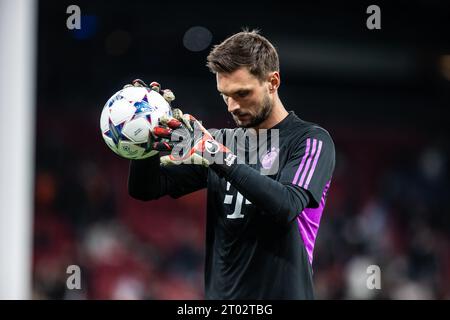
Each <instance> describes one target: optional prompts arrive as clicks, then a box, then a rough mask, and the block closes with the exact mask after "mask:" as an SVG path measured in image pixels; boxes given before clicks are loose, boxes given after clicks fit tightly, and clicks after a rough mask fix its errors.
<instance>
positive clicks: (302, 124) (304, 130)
mask: <svg viewBox="0 0 450 320" xmlns="http://www.w3.org/2000/svg"><path fill="white" fill-rule="evenodd" d="M286 132H287V133H288V134H289V135H290V136H292V137H293V138H294V139H299V140H304V139H306V138H311V137H323V138H325V139H330V140H331V135H330V133H329V132H328V130H326V129H325V128H324V127H323V126H321V125H319V124H317V123H315V122H311V121H305V120H303V119H300V118H299V117H298V116H295V117H293V119H292V121H291V122H290V123H289V126H287V127H286Z"/></svg>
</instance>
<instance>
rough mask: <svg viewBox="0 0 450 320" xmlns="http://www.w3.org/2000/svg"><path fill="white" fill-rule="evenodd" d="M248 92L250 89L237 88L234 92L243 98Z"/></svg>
mask: <svg viewBox="0 0 450 320" xmlns="http://www.w3.org/2000/svg"><path fill="white" fill-rule="evenodd" d="M249 93H250V91H248V90H239V91H238V92H236V96H238V97H239V98H245V97H246V96H248V94H249Z"/></svg>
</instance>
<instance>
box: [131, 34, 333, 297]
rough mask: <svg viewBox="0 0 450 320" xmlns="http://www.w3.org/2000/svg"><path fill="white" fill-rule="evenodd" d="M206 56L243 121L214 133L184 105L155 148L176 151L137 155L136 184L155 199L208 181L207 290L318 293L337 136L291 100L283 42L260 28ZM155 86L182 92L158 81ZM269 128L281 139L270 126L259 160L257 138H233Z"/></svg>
mask: <svg viewBox="0 0 450 320" xmlns="http://www.w3.org/2000/svg"><path fill="white" fill-rule="evenodd" d="M207 64H208V67H209V69H210V70H211V72H213V73H214V74H215V75H216V80H217V89H218V91H219V93H220V95H221V96H222V97H223V99H224V101H225V103H226V105H227V107H228V111H229V112H230V114H231V115H232V117H233V119H234V120H235V122H236V125H237V128H235V129H223V130H220V131H217V132H215V133H210V132H208V131H207V130H206V129H204V127H203V126H202V125H201V124H200V122H199V121H197V120H196V119H195V118H194V117H193V116H192V115H188V114H183V113H182V112H181V111H180V110H178V109H175V110H174V114H173V116H174V117H173V118H168V117H164V118H162V119H161V120H160V122H161V125H160V126H158V127H156V128H155V129H154V131H153V134H152V136H151V137H150V139H151V143H152V147H153V148H154V149H155V150H159V151H169V152H170V154H169V155H164V156H160V155H155V156H152V157H150V158H148V159H144V160H133V161H131V164H130V171H129V181H128V190H129V194H130V195H131V196H132V197H134V198H136V199H139V200H145V201H147V200H154V199H158V198H160V197H162V196H164V195H169V196H171V197H172V198H178V197H180V196H183V195H186V194H188V193H191V192H194V191H197V190H200V189H203V188H207V190H208V195H207V224H206V261H205V297H206V298H207V299H313V298H314V290H313V280H312V262H313V250H314V243H315V240H316V236H317V232H318V229H319V223H320V218H321V215H322V212H323V209H324V206H325V201H326V198H327V194H328V190H329V187H330V183H331V178H332V174H333V170H334V166H335V150H334V144H333V141H332V139H331V137H330V135H329V133H328V132H327V131H326V130H324V129H323V128H321V127H320V126H318V125H316V124H313V123H310V122H307V121H304V120H302V119H300V118H299V117H298V116H297V115H296V114H295V113H294V112H293V111H289V112H288V111H287V110H286V108H285V107H284V106H283V103H282V102H281V100H280V98H279V96H278V88H279V87H280V83H281V82H280V72H279V60H278V54H277V51H276V49H275V48H274V46H273V45H272V44H271V43H270V42H269V41H268V40H267V39H266V38H264V37H263V36H261V35H260V34H259V33H258V32H257V31H243V32H239V33H237V34H235V35H232V36H231V37H229V38H228V39H226V40H225V41H224V42H222V43H221V44H219V45H217V46H215V47H214V48H213V49H212V51H211V52H210V54H209V55H208V58H207ZM133 85H135V86H145V83H143V82H142V81H140V80H136V81H134V82H133ZM149 89H153V90H156V91H159V92H160V93H161V94H163V96H164V97H165V98H166V99H167V100H168V101H171V100H173V99H174V96H173V94H172V93H171V92H170V90H161V89H160V86H159V84H158V83H152V84H151V85H150V88H149ZM260 129H267V130H268V132H270V133H276V134H277V135H278V136H277V137H278V140H277V141H278V143H277V144H275V142H274V140H273V139H272V140H271V138H270V137H272V135H269V134H267V137H268V139H267V145H268V146H272V147H271V148H269V149H268V152H266V153H260V152H259V151H260V150H258V152H257V153H258V155H259V154H261V157H258V158H257V159H256V161H253V162H252V161H250V160H247V158H249V159H250V158H251V157H249V154H250V153H251V152H252V151H254V146H252V145H250V144H249V143H243V144H242V143H241V144H239V143H232V142H233V141H235V139H234V138H235V137H238V136H239V135H241V136H242V133H245V134H254V133H256V132H259V131H262V130H260ZM187 142H188V143H187ZM241 151H244V154H245V157H239V155H240V154H241V153H240V152H241ZM274 166H275V168H276V170H272V169H273V167H274ZM264 172H265V173H264Z"/></svg>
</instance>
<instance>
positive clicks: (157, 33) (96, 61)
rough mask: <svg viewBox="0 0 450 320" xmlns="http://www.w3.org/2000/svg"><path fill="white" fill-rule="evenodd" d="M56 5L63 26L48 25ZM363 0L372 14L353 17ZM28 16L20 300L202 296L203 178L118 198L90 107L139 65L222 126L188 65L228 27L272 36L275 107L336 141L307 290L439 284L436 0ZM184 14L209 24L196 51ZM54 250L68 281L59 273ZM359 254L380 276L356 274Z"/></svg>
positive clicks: (441, 38)
mask: <svg viewBox="0 0 450 320" xmlns="http://www.w3.org/2000/svg"><path fill="white" fill-rule="evenodd" d="M72 4H76V5H78V6H79V7H80V8H81V14H82V20H81V27H82V28H81V30H68V29H67V27H66V20H67V18H68V17H69V14H67V13H66V8H67V7H68V6H69V5H72ZM370 4H377V5H379V6H380V8H381V26H382V29H381V30H368V29H367V28H366V19H367V17H368V16H369V14H367V13H366V8H367V7H368V5H370ZM38 20H39V30H38V34H39V38H38V96H37V98H38V104H37V121H36V130H37V133H36V137H37V138H36V189H35V226H34V232H35V236H34V247H35V248H34V278H33V279H34V281H33V283H34V285H33V288H34V296H33V297H34V298H37V299H48V298H58V299H62V298H64V299H71V298H82V299H84V298H86V299H96V298H104V299H121V298H124V299H128V298H130V299H185V298H186V299H201V298H202V297H203V254H204V243H203V241H204V222H205V192H204V191H200V192H197V193H195V194H192V195H189V196H185V197H183V198H181V199H179V200H172V199H170V198H168V197H165V198H162V199H160V200H158V201H154V202H150V203H141V202H138V201H136V200H133V199H131V198H130V197H129V196H128V195H127V189H126V182H127V170H128V161H127V160H124V159H120V158H118V157H117V156H116V155H114V154H113V153H112V152H111V151H110V150H108V148H107V147H106V145H105V144H104V142H103V140H102V138H101V134H100V129H99V119H100V112H101V110H102V107H103V104H104V103H105V102H106V100H107V99H108V98H109V97H110V96H111V95H112V94H113V93H114V92H116V91H117V90H119V89H120V88H121V87H122V86H123V85H124V84H126V83H129V82H130V81H131V80H132V79H135V78H141V79H144V80H145V81H147V82H151V81H153V80H157V81H158V82H160V83H161V84H162V86H163V88H170V89H172V90H173V91H174V92H175V95H176V97H177V99H176V100H175V102H174V104H173V105H174V106H177V107H181V108H182V109H183V110H184V111H185V112H189V113H192V114H194V115H195V116H196V117H197V118H199V119H201V120H202V121H203V123H204V124H205V126H206V127H207V128H221V127H233V126H234V123H233V121H232V118H231V116H230V115H229V114H228V112H227V110H226V106H225V104H224V103H223V101H222V100H221V98H220V96H219V95H218V93H217V91H216V82H215V77H214V75H213V74H211V73H210V72H209V71H208V69H207V68H206V66H205V64H206V56H207V54H208V52H209V50H210V49H211V47H212V45H214V44H218V43H220V42H221V41H222V40H224V39H225V38H226V37H228V36H229V35H231V34H233V33H236V32H239V31H240V30H241V29H242V28H243V27H248V28H250V29H253V28H257V29H259V30H260V31H261V33H262V35H264V36H266V37H267V38H268V39H269V40H270V41H271V42H272V43H273V44H274V45H275V46H276V47H277V49H278V51H279V56H280V65H281V78H282V85H281V87H280V90H279V94H280V97H281V99H282V101H283V103H284V105H285V106H286V107H287V109H288V110H294V111H295V112H296V113H297V115H298V116H300V117H301V118H302V119H305V120H308V121H312V122H316V123H319V124H320V125H322V126H324V127H325V128H326V129H327V130H329V132H330V133H331V135H332V137H333V139H334V141H335V144H336V150H337V164H336V171H335V175H334V179H333V183H332V185H331V189H330V195H329V197H328V201H327V206H326V209H325V211H324V215H323V217H322V222H321V228H320V231H319V235H318V239H317V242H316V247H315V251H314V262H313V269H314V279H315V284H316V290H317V296H318V297H319V298H323V299H355V298H360V299H380V298H381V299H407V298H413V299H445V298H447V299H448V298H450V254H449V252H450V242H449V240H450V236H449V232H450V215H449V214H450V210H449V205H448V198H449V185H448V181H449V180H448V156H449V149H448V143H447V139H448V138H447V136H448V131H449V130H448V120H447V118H446V117H445V116H444V114H445V112H444V111H445V109H446V108H448V106H449V102H450V38H449V31H450V7H449V5H448V4H447V3H446V2H445V1H436V0H435V1H397V2H395V4H393V2H392V1H391V2H390V3H387V2H386V3H385V2H373V3H372V2H363V1H362V2H359V3H357V2H344V1H336V2H323V1H314V2H312V1H311V2H305V1H302V2H296V3H288V2H280V1H277V2H274V1H258V2H256V1H251V2H247V1H245V2H244V1H240V2H238V1H224V2H206V1H204V2H203V1H199V2H193V1H191V2H188V1H186V2H174V1H165V2H163V1H159V2H154V1H77V2H72V1H70V2H69V1H58V2H54V1H40V2H39V19H38ZM195 26H202V27H204V28H206V29H207V30H209V32H210V34H211V35H212V39H211V42H209V41H207V42H206V45H205V46H204V47H205V48H204V50H200V51H191V50H189V49H188V48H187V47H186V46H185V44H186V41H187V42H188V44H189V43H190V44H191V45H195V44H197V45H201V44H202V40H204V38H201V37H200V35H198V34H196V35H194V38H189V33H186V32H187V31H188V30H189V29H190V28H192V27H195ZM195 36H197V38H196V37H195ZM189 39H191V40H190V41H189ZM208 44H209V45H208ZM188 47H189V45H188ZM71 264H78V265H80V267H81V269H82V279H83V286H82V290H78V291H77V290H72V291H70V290H67V289H65V279H66V277H67V275H66V273H65V270H66V268H67V266H68V265H71ZM371 264H375V265H378V266H380V268H381V275H382V289H381V290H368V289H367V288H366V287H365V279H366V277H367V275H366V273H365V271H366V268H367V266H368V265H371ZM262 281H263V279H262Z"/></svg>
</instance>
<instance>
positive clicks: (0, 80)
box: [0, 0, 37, 299]
mask: <svg viewBox="0 0 450 320" xmlns="http://www.w3.org/2000/svg"><path fill="white" fill-rule="evenodd" d="M36 22H37V2H36V1H34V0H0V141H1V143H0V299H30V298H31V271H32V269H31V261H32V260H31V255H32V220H33V190H34V169H33V168H34V142H35V139H34V135H35V133H34V130H35V122H34V121H35V119H34V114H35V104H36V99H35V88H36V84H35V82H36V72H35V67H36V65H35V60H36V42H37V41H36V38H37V23H36Z"/></svg>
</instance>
